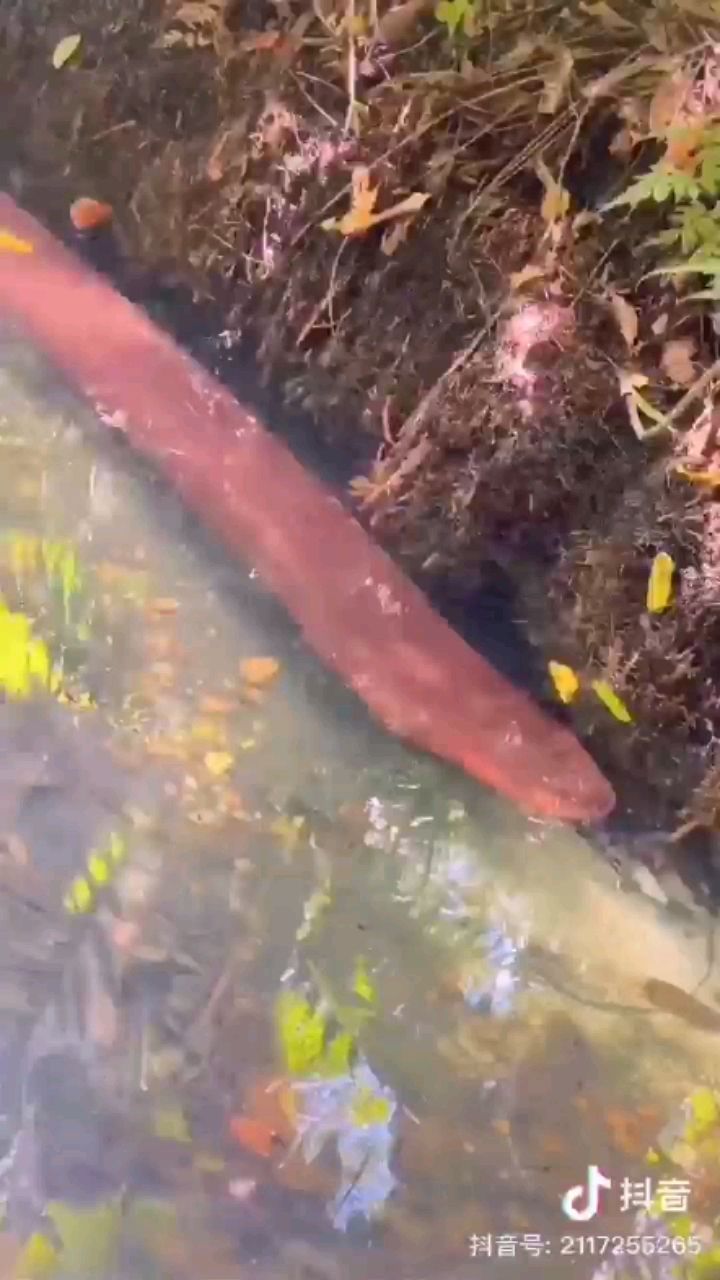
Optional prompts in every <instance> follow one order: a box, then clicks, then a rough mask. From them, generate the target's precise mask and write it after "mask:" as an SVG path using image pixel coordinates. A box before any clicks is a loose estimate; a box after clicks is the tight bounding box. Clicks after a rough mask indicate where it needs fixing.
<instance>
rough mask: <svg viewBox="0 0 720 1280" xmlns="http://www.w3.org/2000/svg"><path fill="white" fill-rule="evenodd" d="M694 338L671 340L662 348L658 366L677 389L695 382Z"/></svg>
mask: <svg viewBox="0 0 720 1280" xmlns="http://www.w3.org/2000/svg"><path fill="white" fill-rule="evenodd" d="M694 351H695V339H694V338H671V339H670V341H669V342H666V343H665V346H664V347H663V352H662V356H661V357H660V364H661V365H662V368H663V370H664V372H665V373H666V374H667V376H668V378H670V380H671V381H672V382H675V383H677V385H678V386H679V387H688V386H690V383H691V382H694V381H695V365H694V364H693V361H692V357H693V352H694Z"/></svg>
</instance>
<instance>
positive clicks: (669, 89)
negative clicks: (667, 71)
mask: <svg viewBox="0 0 720 1280" xmlns="http://www.w3.org/2000/svg"><path fill="white" fill-rule="evenodd" d="M692 88H693V82H692V79H691V78H690V76H688V75H686V74H685V72H684V71H673V72H672V74H671V75H667V76H663V78H662V80H661V81H660V83H659V85H658V87H657V89H656V90H655V93H654V94H653V97H652V101H651V103H650V110H649V115H648V123H649V126H650V132H651V133H653V134H654V135H655V137H656V138H663V137H666V136H667V134H668V133H669V132H670V130H671V129H672V128H673V126H674V125H678V124H681V123H682V121H683V115H684V112H683V108H684V107H685V105H686V103H687V100H688V98H689V96H690V94H691V93H692Z"/></svg>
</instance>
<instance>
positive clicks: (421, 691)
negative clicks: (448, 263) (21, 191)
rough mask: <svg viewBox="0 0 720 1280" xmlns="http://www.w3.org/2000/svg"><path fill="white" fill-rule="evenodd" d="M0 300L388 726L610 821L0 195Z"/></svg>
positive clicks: (558, 810)
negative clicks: (25, 246) (21, 245)
mask: <svg viewBox="0 0 720 1280" xmlns="http://www.w3.org/2000/svg"><path fill="white" fill-rule="evenodd" d="M0 230H4V231H8V232H10V233H11V234H12V235H14V236H16V237H18V238H19V239H21V240H24V241H27V242H29V243H30V245H31V246H32V252H31V253H18V252H15V251H13V249H12V248H6V249H2V248H1V247H0V312H4V313H5V314H6V315H7V316H8V317H9V318H10V319H12V320H13V321H14V322H15V323H16V324H17V325H18V326H19V327H20V329H21V331H23V332H24V333H25V334H26V335H27V336H28V337H29V338H30V339H32V340H33V341H34V342H36V343H37V344H38V346H39V347H40V349H41V350H43V351H44V352H45V354H46V355H47V356H49V357H50V358H51V360H52V361H53V362H54V363H55V364H56V365H57V366H58V367H59V368H60V369H61V370H62V371H63V372H64V374H65V375H66V376H67V377H69V379H70V381H71V382H72V383H73V384H74V385H75V386H76V387H77V388H78V389H79V390H80V391H81V392H82V393H83V395H84V396H85V397H86V398H87V399H88V400H89V401H90V402H91V403H92V405H93V406H94V407H95V408H96V409H97V410H98V411H99V413H100V415H101V418H102V420H104V421H105V422H106V423H108V422H109V423H111V424H112V425H113V426H116V427H118V426H119V427H121V428H122V429H123V430H124V431H125V433H126V434H127V437H128V439H129V441H130V443H131V444H132V445H133V446H134V448H136V449H137V450H138V451H139V452H140V453H142V454H144V455H146V456H147V457H148V458H150V459H152V460H153V462H155V463H156V464H157V465H159V467H160V468H161V470H162V472H163V473H164V474H165V475H166V477H167V478H168V479H169V480H170V481H171V482H172V484H173V485H174V486H175V488H176V489H177V490H178V491H179V492H180V494H181V495H182V497H183V498H184V500H185V501H186V502H187V504H188V506H190V507H191V508H193V509H194V510H195V512H196V513H197V514H198V515H199V516H200V517H201V518H202V520H203V521H204V522H205V524H206V525H207V526H208V527H210V528H211V529H212V530H213V531H214V533H215V534H216V535H218V536H219V537H220V538H221V539H222V540H223V541H224V543H225V544H226V546H227V547H228V548H229V549H230V550H231V551H232V552H233V553H239V555H240V556H241V557H242V558H243V560H244V561H245V562H247V563H251V564H253V565H254V566H255V567H256V568H257V571H258V573H259V574H260V577H261V578H262V579H263V581H264V582H265V584H266V585H267V586H268V587H269V588H270V589H271V590H272V591H273V592H274V593H275V594H276V595H277V596H279V597H280V599H281V600H282V601H283V602H284V604H285V606H286V608H287V609H288V611H289V612H290V614H291V615H292V616H293V617H294V618H295V620H296V621H297V622H298V623H299V624H300V626H301V628H302V631H303V635H304V637H305V639H306V641H307V643H308V644H309V645H311V646H312V648H313V649H314V650H315V652H316V653H317V654H318V655H319V656H320V657H321V658H322V659H323V660H324V662H326V663H327V664H328V665H329V666H331V667H333V668H334V669H335V671H336V672H337V673H338V674H339V675H340V676H341V677H342V678H343V680H344V681H346V683H347V684H348V685H350V687H351V688H352V689H354V690H355V692H356V693H357V694H358V695H359V697H360V698H362V700H363V701H364V702H365V703H366V705H367V706H368V708H369V709H370V711H371V712H372V713H373V714H374V715H375V716H376V717H377V719H378V720H380V721H381V722H382V723H383V724H384V725H385V727H386V728H387V729H389V730H390V732H392V733H395V734H397V735H399V736H400V737H402V738H404V739H405V740H407V741H408V742H411V743H413V744H414V745H415V746H416V747H420V748H422V749H424V750H426V751H430V752H432V753H434V754H435V755H437V756H441V757H443V758H444V759H446V760H450V761H453V762H454V763H455V764H457V765H460V766H461V768H463V769H464V770H466V772H467V773H469V774H471V775H472V776H473V777H475V778H477V779H479V780H480V781H481V782H484V783H487V784H489V785H490V786H492V787H495V788H496V789H497V790H498V791H500V792H502V793H503V794H504V795H506V796H508V797H509V798H510V799H511V800H513V801H514V802H515V803H516V804H517V805H518V806H519V807H520V808H521V809H522V810H524V811H525V812H526V813H529V814H532V815H536V816H539V817H544V818H558V819H565V820H567V821H580V822H582V821H589V820H593V819H598V818H601V817H604V816H605V815H606V814H607V813H609V811H610V810H611V809H612V807H613V804H614V799H615V797H614V794H613V790H612V788H611V786H610V784H609V783H608V782H607V780H606V779H605V778H604V777H603V775H602V774H601V772H600V770H599V769H598V768H597V766H596V765H595V763H594V762H593V761H592V759H591V758H590V756H589V755H588V754H587V752H586V751H585V750H584V749H583V747H582V746H581V745H580V744H579V742H578V741H577V739H576V738H575V737H574V735H573V734H572V733H571V732H570V731H569V730H568V729H566V728H564V727H563V726H561V725H560V724H558V723H556V722H555V721H554V720H552V719H551V718H550V717H549V716H547V715H545V714H544V713H543V712H542V711H541V710H540V708H539V707H537V706H536V705H535V704H534V703H533V702H532V701H531V699H530V698H529V697H528V696H527V695H526V694H525V693H523V692H521V691H519V690H517V689H515V688H514V687H513V686H512V685H511V684H510V683H509V682H508V681H507V680H505V679H504V677H502V676H501V675H500V674H499V673H498V672H497V671H495V669H494V668H493V667H492V666H490V664H489V663H488V662H486V661H485V659H484V658H482V657H481V656H480V655H479V654H478V653H476V652H475V651H474V650H473V649H471V648H470V647H469V645H467V644H466V643H465V642H464V641H463V640H462V639H461V638H460V636H459V635H458V634H457V633H456V632H455V631H453V630H452V628H451V627H449V626H448V625H447V623H446V622H445V621H444V620H443V619H442V618H441V617H440V616H439V614H437V613H436V612H435V611H434V610H433V609H432V607H431V606H430V604H429V602H428V601H427V599H426V598H425V596H424V595H423V594H422V592H421V591H420V590H419V589H418V588H417V587H416V586H414V584H413V583H412V582H410V580H409V579H408V578H407V577H406V576H405V575H404V574H403V572H402V571H401V570H400V569H399V568H398V566H397V565H396V564H394V563H393V561H392V560H391V559H390V558H389V557H388V556H387V555H386V554H385V552H384V551H382V550H381V548H380V547H379V546H378V545H377V544H376V543H374V542H373V541H372V540H371V539H370V537H369V536H368V535H367V533H366V532H365V530H364V529H363V528H362V526H361V525H360V524H359V523H358V522H357V521H356V520H354V519H353V518H352V516H351V515H349V514H348V512H347V511H346V510H345V509H344V508H343V506H342V505H341V503H340V502H339V501H338V499H337V498H336V497H334V496H333V495H332V494H331V493H330V492H328V491H327V490H326V489H325V488H324V487H323V485H322V484H321V483H320V482H319V481H318V480H316V479H315V478H314V477H313V476H312V475H310V474H309V473H308V472H307V471H306V470H305V469H304V468H303V467H302V466H301V464H300V463H299V462H298V461H297V460H296V459H295V457H294V456H293V455H292V454H291V453H290V452H289V450H288V449H287V448H286V447H285V445H284V444H282V443H281V441H279V440H278V439H277V438H276V437H275V436H273V435H272V434H271V433H270V432H269V431H268V430H267V428H265V427H264V426H263V425H262V424H261V423H260V422H258V420H257V418H256V417H255V416H254V415H253V414H252V413H251V412H250V410H249V409H247V408H245V407H244V406H243V405H242V404H240V403H238V401H237V400H235V399H234V397H233V396H232V395H231V394H230V392H229V391H228V390H226V389H225V388H224V387H223V386H222V385H221V384H220V383H219V382H218V381H217V380H216V379H215V378H214V377H212V375H211V374H209V373H208V372H206V371H205V370H204V369H203V368H201V366H200V365H199V364H197V363H196V362H195V361H194V360H192V359H191V358H190V357H189V356H188V355H187V354H186V353H184V352H183V351H181V350H180V349H179V348H178V347H177V346H176V344H175V343H174V342H173V341H172V340H171V339H170V338H169V337H168V336H167V335H166V334H164V333H163V332H162V331H161V330H159V329H158V328H157V327H156V326H155V325H154V324H153V323H152V322H151V320H150V319H149V318H148V317H147V316H146V315H145V313H144V312H143V311H142V310H140V309H139V308H138V307H136V306H134V305H133V304H132V303H130V302H128V301H127V299H126V298H124V297H122V295H120V294H119V293H117V292H116V291H115V290H114V289H113V288H112V286H111V285H110V284H108V283H107V282H106V281H105V280H103V279H102V278H101V277H100V276H98V275H97V274H96V273H95V272H94V271H92V270H91V269H90V268H89V267H87V266H86V265H85V264H84V263H83V262H81V261H80V260H79V259H78V258H77V257H76V256H75V255H74V254H73V253H72V252H71V251H70V250H68V249H66V248H65V247H64V246H63V245H62V244H61V243H60V242H59V241H58V240H56V239H55V237H54V236H52V235H51V234H50V233H49V232H48V231H47V230H46V229H45V228H43V227H42V226H41V225H40V224H39V223H38V222H37V221H36V220H35V219H34V218H33V217H31V216H30V215H29V214H28V213H26V212H25V211H24V210H22V209H20V208H19V207H18V206H17V205H16V204H15V202H14V201H13V200H12V199H11V198H10V197H9V196H7V195H3V194H2V193H0Z"/></svg>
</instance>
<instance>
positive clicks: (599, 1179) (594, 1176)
mask: <svg viewBox="0 0 720 1280" xmlns="http://www.w3.org/2000/svg"><path fill="white" fill-rule="evenodd" d="M611 1186H612V1178H606V1177H605V1175H604V1173H602V1171H601V1170H600V1169H599V1168H598V1166H597V1165H596V1164H589V1165H588V1176H587V1185H586V1184H585V1183H582V1182H581V1183H579V1184H578V1186H577V1187H570V1189H569V1191H566V1192H565V1195H564V1196H563V1198H562V1207H563V1213H564V1214H565V1216H566V1217H567V1218H572V1220H573V1222H589V1221H590V1219H591V1218H594V1217H595V1214H596V1213H597V1212H598V1209H599V1208H600V1189H601V1187H611Z"/></svg>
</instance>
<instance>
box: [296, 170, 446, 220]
mask: <svg viewBox="0 0 720 1280" xmlns="http://www.w3.org/2000/svg"><path fill="white" fill-rule="evenodd" d="M378 194H379V193H378V189H377V187H371V186H370V171H369V169H367V168H366V167H365V165H356V166H355V168H354V169H353V176H352V197H351V201H350V209H349V210H348V212H347V213H345V214H343V216H342V218H326V219H325V221H324V222H321V224H320V225H321V227H322V229H323V231H339V232H340V234H341V235H343V236H357V235H364V234H365V233H366V232H367V231H369V230H370V229H371V227H376V226H378V225H379V224H380V223H381V222H388V221H389V220H390V219H391V218H400V217H403V216H404V215H406V214H410V213H418V212H419V210H420V209H422V207H423V205H424V204H425V203H426V202H427V201H428V200H429V199H430V195H429V193H428V192H426V191H413V192H412V194H411V195H409V196H407V197H406V198H405V199H404V200H400V201H398V203H397V204H394V205H391V206H390V208H389V209H384V210H383V211H382V213H375V212H374V210H375V205H376V204H377V200H378Z"/></svg>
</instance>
